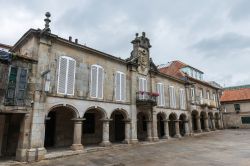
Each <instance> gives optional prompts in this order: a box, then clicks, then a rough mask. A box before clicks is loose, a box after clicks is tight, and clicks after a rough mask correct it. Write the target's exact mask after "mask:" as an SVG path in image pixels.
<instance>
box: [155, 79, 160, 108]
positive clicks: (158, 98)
mask: <svg viewBox="0 0 250 166" xmlns="http://www.w3.org/2000/svg"><path fill="white" fill-rule="evenodd" d="M156 91H157V93H158V94H159V96H158V97H157V104H158V106H161V90H160V84H159V83H158V84H156Z"/></svg>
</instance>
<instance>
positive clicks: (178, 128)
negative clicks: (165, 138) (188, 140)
mask: <svg viewBox="0 0 250 166" xmlns="http://www.w3.org/2000/svg"><path fill="white" fill-rule="evenodd" d="M174 122H175V136H174V137H175V138H181V135H180V126H179V122H180V121H179V120H175V121H174Z"/></svg>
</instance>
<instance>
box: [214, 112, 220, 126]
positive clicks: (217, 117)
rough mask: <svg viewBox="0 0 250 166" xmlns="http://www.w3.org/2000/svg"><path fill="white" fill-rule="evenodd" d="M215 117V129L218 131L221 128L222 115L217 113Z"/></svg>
mask: <svg viewBox="0 0 250 166" xmlns="http://www.w3.org/2000/svg"><path fill="white" fill-rule="evenodd" d="M214 115H215V127H216V129H219V128H220V127H219V120H220V115H219V113H217V112H216V113H215V114H214Z"/></svg>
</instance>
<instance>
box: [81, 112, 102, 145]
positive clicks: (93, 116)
mask: <svg viewBox="0 0 250 166" xmlns="http://www.w3.org/2000/svg"><path fill="white" fill-rule="evenodd" d="M83 118H85V120H84V121H83V126H82V143H83V145H85V146H86V145H96V144H100V143H101V142H102V135H103V122H102V119H105V118H106V115H105V113H104V111H103V110H101V109H99V108H89V109H88V110H87V111H86V112H85V113H84V116H83Z"/></svg>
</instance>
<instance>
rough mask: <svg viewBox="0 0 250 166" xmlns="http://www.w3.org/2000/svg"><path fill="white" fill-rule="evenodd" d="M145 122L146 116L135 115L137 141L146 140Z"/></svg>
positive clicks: (140, 113)
mask: <svg viewBox="0 0 250 166" xmlns="http://www.w3.org/2000/svg"><path fill="white" fill-rule="evenodd" d="M147 121H148V116H147V115H146V114H145V113H143V112H139V113H138V114H137V139H138V140H139V141H145V140H146V139H147Z"/></svg>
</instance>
